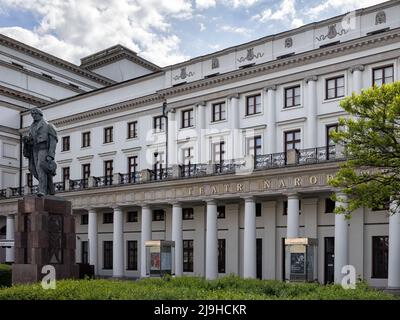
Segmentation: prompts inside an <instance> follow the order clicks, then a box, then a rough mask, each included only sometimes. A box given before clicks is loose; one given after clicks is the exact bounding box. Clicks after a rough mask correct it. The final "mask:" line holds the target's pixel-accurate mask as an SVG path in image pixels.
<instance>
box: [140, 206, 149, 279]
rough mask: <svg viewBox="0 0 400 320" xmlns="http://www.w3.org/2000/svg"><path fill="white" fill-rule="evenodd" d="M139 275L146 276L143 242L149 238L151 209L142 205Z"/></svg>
mask: <svg viewBox="0 0 400 320" xmlns="http://www.w3.org/2000/svg"><path fill="white" fill-rule="evenodd" d="M140 240H141V244H140V247H141V251H140V252H141V255H140V276H141V277H142V278H143V277H146V276H147V275H146V247H145V242H146V241H148V240H151V209H150V207H148V206H143V207H142V234H141V239H140Z"/></svg>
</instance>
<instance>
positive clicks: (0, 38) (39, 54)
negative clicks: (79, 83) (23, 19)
mask: <svg viewBox="0 0 400 320" xmlns="http://www.w3.org/2000/svg"><path fill="white" fill-rule="evenodd" d="M0 45H4V46H6V47H8V48H11V49H14V50H17V51H20V52H22V53H24V54H28V55H30V56H33V57H35V58H37V59H40V60H42V61H45V62H47V63H50V64H52V65H55V66H57V67H61V68H63V69H65V70H68V71H70V72H73V73H75V74H78V75H80V76H82V77H85V78H88V79H90V80H92V81H95V82H97V83H101V84H103V85H106V86H107V85H110V84H113V83H115V81H113V80H111V79H108V78H106V77H103V76H101V75H97V74H95V73H93V72H90V71H87V70H85V69H82V68H80V67H78V66H76V65H74V64H72V63H70V62H67V61H65V60H62V59H60V58H57V57H55V56H52V55H50V54H48V53H45V52H43V51H40V50H38V49H35V48H33V47H31V46H28V45H26V44H24V43H22V42H19V41H17V40H15V39H12V38H9V37H7V36H5V35H3V34H0Z"/></svg>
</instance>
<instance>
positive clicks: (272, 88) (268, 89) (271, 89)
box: [264, 84, 277, 92]
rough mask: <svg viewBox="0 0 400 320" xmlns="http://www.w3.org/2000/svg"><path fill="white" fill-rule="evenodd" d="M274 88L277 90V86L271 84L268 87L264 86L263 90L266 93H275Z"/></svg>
mask: <svg viewBox="0 0 400 320" xmlns="http://www.w3.org/2000/svg"><path fill="white" fill-rule="evenodd" d="M276 88H277V85H276V84H271V85H270V86H266V87H265V88H264V90H265V91H266V92H268V91H275V90H276Z"/></svg>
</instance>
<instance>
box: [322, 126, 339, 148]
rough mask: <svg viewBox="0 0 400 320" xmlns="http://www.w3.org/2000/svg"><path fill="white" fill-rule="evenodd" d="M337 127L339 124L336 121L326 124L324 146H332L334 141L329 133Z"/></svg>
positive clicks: (335, 130) (336, 129)
mask: <svg viewBox="0 0 400 320" xmlns="http://www.w3.org/2000/svg"><path fill="white" fill-rule="evenodd" d="M338 128H339V125H338V124H337V123H335V124H330V125H327V126H326V138H325V141H326V142H325V143H326V146H334V145H335V142H334V141H333V139H332V137H331V133H332V132H337V131H338Z"/></svg>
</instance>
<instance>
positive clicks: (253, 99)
mask: <svg viewBox="0 0 400 320" xmlns="http://www.w3.org/2000/svg"><path fill="white" fill-rule="evenodd" d="M257 113H261V94H256V95H254V96H248V97H246V116H250V115H252V114H257Z"/></svg>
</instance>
